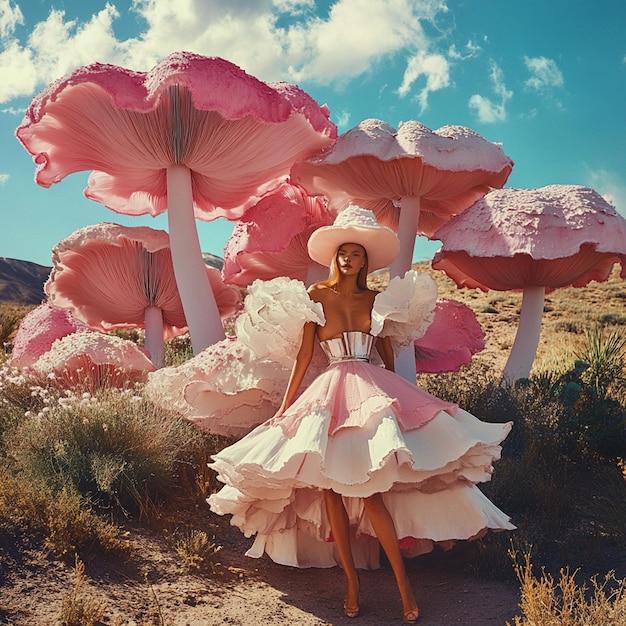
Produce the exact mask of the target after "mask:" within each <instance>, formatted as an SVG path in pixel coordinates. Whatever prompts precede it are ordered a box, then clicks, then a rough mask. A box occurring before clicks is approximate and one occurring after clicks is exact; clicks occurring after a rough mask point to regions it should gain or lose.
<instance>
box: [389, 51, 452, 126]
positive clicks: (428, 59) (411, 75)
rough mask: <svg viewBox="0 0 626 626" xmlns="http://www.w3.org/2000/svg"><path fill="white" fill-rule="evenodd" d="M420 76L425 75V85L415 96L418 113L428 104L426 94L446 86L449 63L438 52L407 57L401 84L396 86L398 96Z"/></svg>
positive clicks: (407, 90)
mask: <svg viewBox="0 0 626 626" xmlns="http://www.w3.org/2000/svg"><path fill="white" fill-rule="evenodd" d="M421 76H425V77H426V86H425V87H424V88H423V89H422V90H421V91H420V92H419V94H418V95H417V96H416V99H417V101H418V102H419V103H420V109H421V111H420V114H421V113H423V112H424V110H425V109H426V107H427V105H428V94H429V93H430V92H431V91H437V90H438V89H443V88H444V87H448V86H449V84H450V65H449V64H448V61H447V60H446V58H445V57H443V56H442V55H440V54H427V53H425V52H422V51H420V52H418V53H417V54H416V55H414V56H413V57H411V58H410V59H409V62H408V64H407V68H406V70H405V72H404V78H403V80H402V84H401V85H400V87H399V88H398V94H399V95H400V96H406V94H407V93H408V92H409V90H410V88H411V86H412V85H413V83H414V82H415V81H416V80H417V79H418V78H420V77H421Z"/></svg>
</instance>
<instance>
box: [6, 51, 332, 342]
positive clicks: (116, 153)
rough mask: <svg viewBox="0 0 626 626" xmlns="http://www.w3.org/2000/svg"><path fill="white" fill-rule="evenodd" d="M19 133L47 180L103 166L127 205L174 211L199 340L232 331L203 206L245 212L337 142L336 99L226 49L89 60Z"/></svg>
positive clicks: (222, 213) (172, 227)
mask: <svg viewBox="0 0 626 626" xmlns="http://www.w3.org/2000/svg"><path fill="white" fill-rule="evenodd" d="M16 134H17V137H18V139H19V140H20V141H21V142H22V143H23V145H24V146H25V147H26V149H27V150H28V151H29V152H30V153H31V154H32V155H33V156H34V160H35V162H36V163H37V165H38V167H37V172H36V181H37V183H39V184H40V185H42V186H44V187H49V186H50V185H52V184H53V183H56V182H59V181H60V180H61V179H63V178H64V177H65V176H67V175H68V174H71V173H73V172H78V171H82V170H95V172H94V173H92V175H91V176H90V179H89V183H88V188H87V190H86V195H87V197H89V198H92V199H94V200H97V201H98V202H102V203H103V204H105V205H106V206H107V207H108V208H110V209H112V210H114V211H117V212H119V213H128V214H131V215H140V214H146V213H150V214H152V215H157V214H159V213H162V212H164V211H165V210H167V211H168V220H169V222H168V223H169V227H168V230H169V233H170V238H171V247H172V258H173V262H174V271H175V274H176V281H177V283H178V289H179V292H180V294H181V300H182V302H183V306H184V309H185V317H186V320H187V325H188V327H189V331H190V335H191V339H192V344H193V348H194V352H195V353H198V352H200V351H201V350H202V349H204V348H205V347H207V346H209V345H211V344H212V343H215V342H217V341H219V340H221V339H223V337H224V331H223V328H222V325H221V323H220V318H219V315H218V312H217V307H216V304H215V300H214V298H213V295H212V292H211V288H210V284H209V281H208V278H207V274H206V271H205V267H204V262H203V260H202V255H201V250H200V244H199V240H198V233H197V230H196V224H195V217H198V218H201V219H204V220H213V219H216V218H218V217H226V218H227V219H237V218H239V217H241V215H242V213H243V212H244V211H245V209H246V208H248V207H249V206H251V205H252V204H254V203H255V202H256V197H257V196H259V195H260V194H262V193H264V192H266V191H268V190H270V189H272V188H273V187H275V186H276V185H277V184H278V183H279V182H280V180H282V179H283V178H284V177H285V176H286V175H287V174H288V172H289V169H290V167H291V165H292V163H293V162H294V161H295V160H297V159H302V158H305V157H307V156H309V155H310V154H313V153H314V152H316V151H318V150H320V149H322V148H324V147H326V146H328V145H329V144H330V143H331V142H332V141H333V139H334V137H335V136H336V127H335V125H334V124H333V123H332V122H331V121H330V119H329V113H328V109H327V108H326V107H323V106H319V105H318V104H317V103H316V102H315V101H314V100H313V99H312V98H310V97H309V96H308V95H307V94H306V93H304V92H303V91H301V90H300V89H298V88H297V87H295V86H294V85H289V84H286V83H275V84H267V83H264V82H261V81H259V80H258V79H256V78H254V77H253V76H250V75H248V74H246V73H245V72H244V71H243V70H241V69H240V68H239V67H237V66H236V65H234V64H232V63H230V62H229V61H225V60H224V59H219V58H207V57H202V56H199V55H197V54H193V53H189V52H177V53H174V54H171V55H170V56H168V57H167V58H166V59H164V60H163V61H161V62H160V63H159V64H158V65H156V66H155V67H154V68H153V69H152V70H151V71H150V72H148V73H143V72H133V71H131V70H128V69H124V68H121V67H117V66H113V65H102V64H98V63H96V64H94V65H90V66H86V67H81V68H79V69H77V70H75V71H73V72H71V73H70V74H68V75H67V76H64V77H63V78H61V79H59V80H57V81H55V82H54V83H52V84H51V85H49V86H48V87H47V88H46V89H45V90H44V91H43V92H42V93H41V94H39V95H38V96H36V97H35V98H34V99H33V101H32V102H31V104H30V106H29V107H28V109H27V111H26V116H25V119H24V121H23V122H22V124H21V125H20V126H19V128H18V129H17V132H16Z"/></svg>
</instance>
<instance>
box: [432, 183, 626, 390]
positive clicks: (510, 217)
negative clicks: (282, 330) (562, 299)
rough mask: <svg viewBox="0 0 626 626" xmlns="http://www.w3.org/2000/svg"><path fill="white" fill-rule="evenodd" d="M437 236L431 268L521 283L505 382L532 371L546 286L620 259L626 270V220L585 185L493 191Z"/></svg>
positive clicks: (461, 280)
mask: <svg viewBox="0 0 626 626" xmlns="http://www.w3.org/2000/svg"><path fill="white" fill-rule="evenodd" d="M435 238H436V239H440V240H441V241H442V242H443V245H442V248H441V249H440V250H439V251H438V252H437V253H436V254H435V257H434V259H433V262H432V265H433V268H435V269H438V270H443V271H444V272H445V273H446V274H447V275H448V276H449V277H450V278H452V280H454V282H455V283H456V284H457V285H458V286H459V287H468V288H478V289H482V290H483V291H488V290H489V289H494V290H496V291H508V290H523V297H522V308H521V312H520V319H519V326H518V330H517V334H516V337H515V341H514V344H513V347H512V349H511V353H510V355H509V359H508V361H507V364H506V366H505V368H504V372H503V382H504V383H505V384H510V383H513V382H514V381H516V380H518V379H519V378H525V377H527V376H528V375H529V374H530V370H531V367H532V364H533V361H534V358H535V354H536V351H537V345H538V343H539V335H540V332H541V318H542V314H543V305H544V297H545V293H546V292H550V291H553V290H554V289H557V288H559V287H568V286H573V287H583V286H585V285H587V284H588V283H589V282H590V281H592V280H595V281H604V280H606V279H607V278H608V276H609V274H610V273H611V270H612V268H613V266H614V265H615V264H616V263H618V262H621V265H622V274H624V272H625V269H626V268H625V261H626V220H625V219H624V218H623V217H621V216H620V215H619V214H618V213H617V212H616V211H615V209H614V208H613V206H611V205H610V204H609V203H608V202H607V201H606V200H604V198H602V196H601V195H600V194H598V193H597V192H596V191H594V190H593V189H590V188H589V187H583V186H580V185H548V186H547V187H542V188H540V189H496V190H492V191H490V192H489V193H488V194H487V195H486V196H485V197H483V198H482V199H480V200H478V201H477V202H476V203H475V204H474V205H473V206H472V207H470V208H469V209H467V211H465V212H464V213H462V214H461V215H459V216H458V217H455V218H454V219H452V220H451V221H450V222H448V223H447V224H446V225H445V226H443V227H442V228H441V229H440V230H438V231H437V233H436V234H435Z"/></svg>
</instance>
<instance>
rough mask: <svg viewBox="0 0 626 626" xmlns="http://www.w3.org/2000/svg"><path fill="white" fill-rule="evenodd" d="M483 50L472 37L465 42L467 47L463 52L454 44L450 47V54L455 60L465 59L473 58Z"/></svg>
mask: <svg viewBox="0 0 626 626" xmlns="http://www.w3.org/2000/svg"><path fill="white" fill-rule="evenodd" d="M481 51H482V48H481V47H480V46H479V45H478V44H475V43H474V42H473V41H472V40H471V39H470V40H469V41H468V42H467V43H466V44H465V47H464V48H463V50H462V51H461V52H459V51H458V50H457V49H456V46H455V45H454V44H452V45H451V46H450V48H448V56H449V57H450V58H451V59H454V60H455V61H465V60H466V59H472V58H474V57H476V56H478V55H479V54H480V53H481Z"/></svg>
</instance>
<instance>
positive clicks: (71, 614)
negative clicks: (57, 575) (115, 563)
mask: <svg viewBox="0 0 626 626" xmlns="http://www.w3.org/2000/svg"><path fill="white" fill-rule="evenodd" d="M105 613H106V602H105V601H104V600H103V599H102V598H98V597H97V596H96V595H94V594H93V593H92V592H91V591H90V590H89V587H88V585H87V577H86V576H85V565H84V564H83V562H82V561H81V560H80V559H79V558H78V557H76V560H75V564H74V588H73V589H72V590H71V591H70V592H68V593H67V595H66V596H65V597H64V598H63V603H62V605H61V611H60V612H59V623H60V625H61V626H96V624H100V623H101V620H102V618H103V617H104V616H105Z"/></svg>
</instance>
